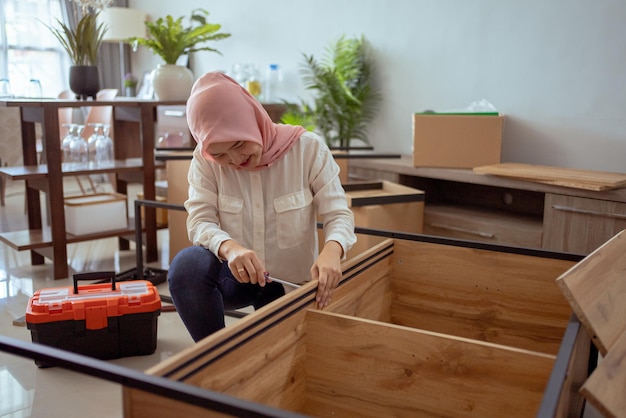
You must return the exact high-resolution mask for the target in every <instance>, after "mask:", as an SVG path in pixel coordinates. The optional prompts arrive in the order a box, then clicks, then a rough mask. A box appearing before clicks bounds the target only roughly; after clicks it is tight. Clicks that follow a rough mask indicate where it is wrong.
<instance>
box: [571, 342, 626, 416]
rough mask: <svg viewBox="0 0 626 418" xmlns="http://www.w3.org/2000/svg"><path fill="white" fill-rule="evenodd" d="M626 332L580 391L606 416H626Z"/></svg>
mask: <svg viewBox="0 0 626 418" xmlns="http://www.w3.org/2000/svg"><path fill="white" fill-rule="evenodd" d="M625 387H626V332H624V333H622V336H621V337H620V338H619V340H618V341H617V343H615V345H614V346H613V347H612V348H611V351H610V352H609V354H608V355H607V356H606V357H605V358H603V359H602V360H601V361H600V363H599V364H598V367H597V368H596V369H595V370H594V372H593V373H592V374H591V377H589V379H587V381H586V382H585V384H584V385H583V387H582V388H581V392H582V394H583V396H585V398H587V399H588V400H589V402H591V403H592V404H593V406H595V407H596V408H597V409H598V410H599V411H600V412H602V413H603V414H604V415H605V416H607V417H623V416H626V398H625V397H624V388H625Z"/></svg>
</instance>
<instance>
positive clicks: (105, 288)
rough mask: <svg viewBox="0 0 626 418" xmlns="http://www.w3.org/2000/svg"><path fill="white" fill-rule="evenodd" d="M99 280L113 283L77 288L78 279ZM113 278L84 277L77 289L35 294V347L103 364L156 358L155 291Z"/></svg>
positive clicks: (31, 309) (30, 316)
mask: <svg viewBox="0 0 626 418" xmlns="http://www.w3.org/2000/svg"><path fill="white" fill-rule="evenodd" d="M98 274H100V276H99V277H101V278H102V277H103V276H105V275H106V276H107V278H111V282H106V283H97V284H89V285H84V286H78V285H77V284H76V276H81V275H83V276H84V275H89V277H96V276H98ZM114 278H115V272H95V273H84V274H79V275H75V276H74V286H65V287H57V288H48V289H40V290H38V291H36V292H35V294H34V295H33V296H32V297H31V298H30V300H29V302H28V307H27V309H26V325H27V327H28V329H29V330H30V332H31V338H32V341H33V342H35V343H39V344H44V345H48V346H51V347H56V348H61V349H64V350H68V351H72V352H74V353H79V354H84V355H87V356H91V357H96V358H99V359H114V358H120V357H127V356H136V355H147V354H152V353H154V351H155V349H156V339H157V317H158V316H159V314H160V312H161V298H160V297H159V294H158V292H157V290H156V287H154V285H153V284H152V283H150V282H149V281H147V280H134V281H129V282H124V283H116V282H115V280H114ZM92 280H93V279H92ZM40 366H41V364H40Z"/></svg>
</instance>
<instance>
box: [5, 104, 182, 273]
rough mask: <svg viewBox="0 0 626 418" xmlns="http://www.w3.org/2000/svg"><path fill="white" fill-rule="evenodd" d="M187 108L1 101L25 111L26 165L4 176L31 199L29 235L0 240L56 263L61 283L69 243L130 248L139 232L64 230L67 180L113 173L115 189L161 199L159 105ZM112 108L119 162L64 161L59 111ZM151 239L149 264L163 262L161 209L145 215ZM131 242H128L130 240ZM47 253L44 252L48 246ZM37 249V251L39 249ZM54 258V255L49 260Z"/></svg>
mask: <svg viewBox="0 0 626 418" xmlns="http://www.w3.org/2000/svg"><path fill="white" fill-rule="evenodd" d="M172 105H176V106H184V105H185V101H184V100H176V101H158V100H138V99H135V98H132V99H130V98H120V99H116V100H107V101H100V100H88V101H79V100H57V99H19V100H0V107H15V108H19V110H20V123H21V132H22V141H21V146H22V155H23V159H24V167H3V168H1V169H0V175H2V176H5V177H8V178H10V179H12V180H24V181H25V182H26V200H27V206H26V207H27V216H28V228H29V231H17V232H9V233H3V234H1V235H0V239H1V240H2V241H4V242H7V243H8V244H9V245H10V246H11V247H13V248H16V249H20V250H30V251H31V263H32V264H43V263H44V258H46V257H47V258H50V259H51V260H52V262H53V264H54V278H55V279H62V278H65V277H67V275H68V265H67V248H66V246H67V244H69V243H73V242H81V241H87V240H91V239H98V238H103V237H109V236H118V237H120V238H121V240H120V248H125V247H127V245H128V242H127V241H128V240H129V238H126V235H128V234H131V236H132V232H133V231H134V229H130V228H129V229H128V230H123V231H117V232H115V231H112V232H110V233H106V234H96V235H89V236H81V237H73V236H70V235H68V234H67V233H66V229H65V202H64V196H65V193H64V190H63V178H64V177H67V176H82V175H91V174H99V173H100V174H105V173H111V174H114V175H115V181H114V182H113V183H114V184H113V185H114V189H115V192H117V193H122V194H126V193H127V186H128V184H129V183H135V182H138V183H141V184H143V191H144V196H145V199H147V200H152V199H155V197H156V192H155V180H156V176H155V171H156V170H157V169H161V168H163V167H164V165H165V164H164V163H162V162H155V158H154V145H155V144H154V141H155V138H156V131H155V125H156V124H157V114H158V111H157V110H158V108H159V106H172ZM94 106H111V107H112V109H113V126H112V132H113V142H114V145H113V150H114V158H115V160H116V161H115V163H114V165H113V166H112V167H103V168H95V167H86V168H80V169H71V168H68V167H66V166H64V164H63V162H62V158H63V156H62V152H61V138H60V137H59V131H60V129H59V118H58V112H59V109H62V108H81V107H94ZM36 125H39V128H38V129H40V131H41V132H42V138H41V141H42V146H43V152H42V155H41V160H43V161H45V162H46V164H47V165H38V163H39V160H40V158H39V149H38V147H37V142H38V136H37V129H36ZM40 192H44V194H45V197H44V198H45V199H46V205H45V207H46V208H47V209H48V210H49V216H48V220H49V223H50V224H49V227H47V226H46V227H44V225H43V216H42V215H43V214H42V208H43V207H44V205H42V202H41V198H42V197H41V193H40ZM143 222H144V224H145V227H144V234H145V236H146V241H145V243H146V252H145V257H146V261H148V262H152V261H156V260H158V257H159V254H158V248H157V234H156V231H157V228H158V226H157V221H156V211H155V210H153V209H149V210H146V211H145V217H144V219H143ZM125 241H126V242H125ZM49 247H50V249H51V251H46V254H43V253H42V252H41V251H40V250H42V249H44V248H49ZM35 250H37V251H35ZM50 254H51V256H50Z"/></svg>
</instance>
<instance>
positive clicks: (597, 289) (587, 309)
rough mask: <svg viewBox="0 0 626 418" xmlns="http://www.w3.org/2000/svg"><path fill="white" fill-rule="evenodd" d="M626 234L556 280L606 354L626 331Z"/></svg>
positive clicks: (613, 240) (610, 241) (595, 342)
mask: <svg viewBox="0 0 626 418" xmlns="http://www.w3.org/2000/svg"><path fill="white" fill-rule="evenodd" d="M624 254H626V231H622V232H621V233H619V234H618V235H616V236H615V237H613V238H611V240H609V241H608V242H607V243H605V244H604V245H602V246H601V247H600V248H598V249H597V250H596V251H595V252H593V253H592V254H590V255H589V256H587V257H586V258H585V259H584V260H582V261H581V262H580V263H578V264H577V266H576V268H575V269H571V270H569V271H567V272H565V273H564V274H563V275H561V276H560V277H559V278H558V279H557V283H558V285H559V286H560V288H561V290H562V292H563V294H564V295H565V297H566V298H567V300H568V301H569V303H570V305H571V306H572V309H573V310H574V313H576V316H577V317H578V319H580V322H582V323H583V325H585V327H586V328H587V330H588V331H589V334H590V335H591V338H592V341H593V342H594V344H595V345H596V347H597V348H598V350H599V351H600V354H602V355H606V354H607V353H608V352H609V350H610V349H611V347H612V346H613V345H614V344H615V342H616V341H617V340H618V339H619V338H620V336H621V335H622V334H623V333H625V332H626V321H624V318H626V303H624V295H626V280H625V277H624V272H625V271H626V257H624Z"/></svg>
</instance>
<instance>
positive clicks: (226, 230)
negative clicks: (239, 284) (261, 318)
mask: <svg viewBox="0 0 626 418" xmlns="http://www.w3.org/2000/svg"><path fill="white" fill-rule="evenodd" d="M188 180H189V198H188V199H187V201H186V202H185V208H186V209H187V212H188V218H187V229H188V232H189V239H190V241H191V242H192V243H193V244H194V245H201V246H204V247H205V248H208V249H209V250H210V251H212V252H213V253H214V254H217V253H218V249H219V247H220V245H221V244H222V242H224V241H225V240H228V239H234V240H235V241H237V242H238V243H239V244H241V245H243V246H245V247H247V248H250V249H252V250H254V251H255V252H256V254H257V255H258V256H259V258H260V259H261V261H262V262H263V263H264V265H265V268H266V269H267V271H268V272H269V273H270V274H271V275H273V276H275V277H278V278H281V279H285V280H289V281H292V282H302V281H305V280H310V271H309V270H310V268H311V266H312V265H313V262H314V261H315V259H316V258H317V255H318V238H317V219H318V216H319V219H320V221H321V222H323V224H324V237H325V242H326V241H329V240H334V241H337V242H338V243H339V244H340V245H341V246H342V247H343V251H344V255H345V254H346V253H347V251H348V250H349V249H350V247H352V245H353V244H354V243H355V242H356V236H355V234H354V216H353V214H352V211H351V210H350V208H349V207H348V202H347V199H346V196H345V192H344V190H343V187H342V186H341V182H340V180H339V166H338V165H337V163H336V162H335V159H334V158H333V155H332V154H331V152H330V150H329V149H328V147H327V146H326V144H324V143H323V142H322V140H321V139H320V138H319V136H317V135H316V134H313V133H310V132H305V133H304V134H303V135H302V136H301V138H300V140H298V141H296V143H295V144H294V146H293V147H292V148H291V149H289V150H288V151H287V153H286V154H285V155H284V156H283V158H281V159H280V160H279V161H277V162H275V163H274V164H272V165H271V166H269V167H267V168H263V169H259V170H256V171H246V170H236V169H234V168H232V167H227V166H221V165H219V164H217V163H215V162H211V161H208V160H206V159H205V158H204V157H203V156H202V154H201V153H200V147H196V150H195V151H194V153H193V160H192V162H191V166H190V168H189V175H188Z"/></svg>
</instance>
